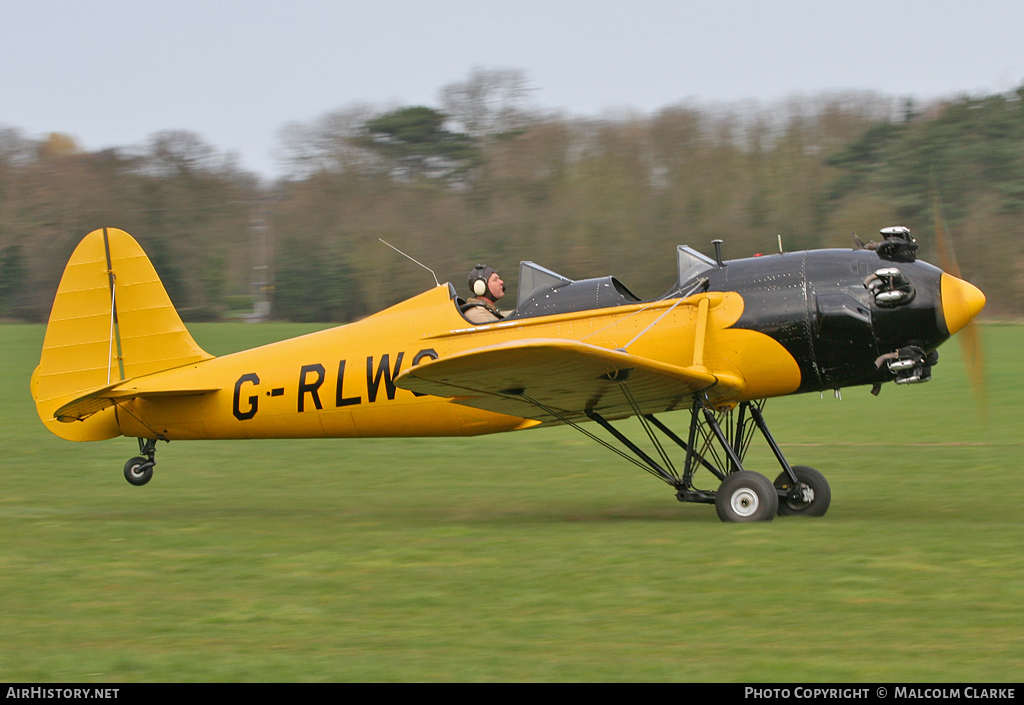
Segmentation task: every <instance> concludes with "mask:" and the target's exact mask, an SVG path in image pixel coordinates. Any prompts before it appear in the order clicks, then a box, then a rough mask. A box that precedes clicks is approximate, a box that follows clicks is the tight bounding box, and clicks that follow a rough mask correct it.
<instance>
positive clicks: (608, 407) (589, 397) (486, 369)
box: [395, 339, 740, 422]
mask: <svg viewBox="0 0 1024 705" xmlns="http://www.w3.org/2000/svg"><path fill="white" fill-rule="evenodd" d="M620 382H622V383H624V384H623V385H622V386H621V387H620V384H619V383H620ZM395 384H396V385H397V386H399V387H402V388H403V389H408V390H410V391H413V392H418V393H421V394H432V395H435V396H441V397H450V398H451V400H452V401H453V402H455V403H457V404H464V405H466V406H472V407H476V408H478V409H486V410H487V411H495V412H498V413H502V414H509V415H511V416H519V417H523V418H529V419H537V420H539V421H544V422H551V421H557V420H558V419H559V417H560V416H563V417H565V418H571V419H578V418H580V417H581V416H583V414H584V413H585V412H586V411H590V410H593V411H597V412H598V413H599V414H601V415H602V416H605V417H606V418H620V417H623V416H629V415H631V414H634V413H636V410H635V409H634V408H633V405H632V404H631V403H630V401H629V399H628V398H627V396H626V392H625V391H624V389H623V388H622V387H625V389H626V390H628V393H629V394H630V395H632V397H633V401H634V402H635V404H636V407H637V408H638V409H639V410H640V412H641V413H645V414H647V413H657V412H662V411H669V410H671V409H676V408H681V407H685V406H688V405H689V399H690V398H691V397H692V395H693V394H694V393H696V392H700V391H704V390H709V389H711V388H718V389H717V391H724V390H723V389H721V388H722V387H723V386H725V387H733V386H738V385H739V384H740V380H737V379H735V378H732V377H727V376H724V375H723V376H716V375H714V374H712V373H709V372H708V371H707V370H706V369H705V368H703V367H697V366H694V367H678V366H675V365H669V364H666V363H663V362H657V361H655V360H650V359H647V358H643V357H638V356H636V355H631V354H629V353H626V352H622V351H620V350H609V349H607V348H601V347H597V346H594V345H588V344H586V343H581V342H578V341H572V340H557V339H555V340H548V339H535V340H520V341H514V342H509V343H501V344H497V345H491V346H488V347H484V348H477V349H475V350H470V351H468V352H464V353H460V354H456V355H452V356H451V357H446V358H442V359H439V360H434V361H431V362H426V363H424V364H421V365H417V366H415V367H412V368H410V369H408V370H406V371H405V372H403V373H402V374H401V375H399V377H398V379H397V380H396V381H395ZM544 407H546V408H544ZM553 412H554V413H553Z"/></svg>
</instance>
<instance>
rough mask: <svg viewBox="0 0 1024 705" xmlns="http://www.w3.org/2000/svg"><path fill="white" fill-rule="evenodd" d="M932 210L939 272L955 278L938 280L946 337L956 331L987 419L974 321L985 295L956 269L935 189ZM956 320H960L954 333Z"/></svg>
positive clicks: (982, 364)
mask: <svg viewBox="0 0 1024 705" xmlns="http://www.w3.org/2000/svg"><path fill="white" fill-rule="evenodd" d="M932 211H933V212H934V213H935V246H936V248H937V249H938V254H939V266H940V267H942V271H944V272H946V273H947V274H950V275H952V276H953V277H956V281H948V280H947V278H946V277H943V280H942V289H943V291H942V302H943V306H944V308H945V309H946V310H945V316H946V321H947V324H948V325H949V328H950V331H949V332H950V334H951V335H952V334H953V333H956V332H957V331H959V335H958V336H957V337H958V338H959V340H960V350H961V351H962V354H963V359H964V366H965V367H966V368H967V376H968V379H969V380H970V383H971V390H972V391H973V392H974V395H975V397H977V399H978V401H979V402H980V404H981V409H982V414H983V416H984V417H985V419H986V420H987V419H988V387H987V385H986V383H985V355H984V351H983V350H982V346H981V334H980V333H979V331H978V324H977V323H976V322H975V320H974V316H975V314H977V313H978V312H979V311H980V310H981V309H982V307H984V305H985V296H984V294H982V293H981V292H980V291H979V290H978V289H977V288H975V287H974V286H972V285H970V284H968V283H967V282H965V281H963V280H962V278H961V276H960V266H959V265H958V264H957V261H956V254H955V253H954V252H953V245H952V243H951V242H950V238H949V237H948V236H947V234H946V227H945V219H944V218H943V217H942V203H941V202H940V200H939V193H938V189H937V188H936V187H934V186H933V187H932ZM958 320H963V321H964V323H963V324H961V326H960V327H958V328H957V329H956V330H954V329H953V328H954V326H956V325H957V322H958Z"/></svg>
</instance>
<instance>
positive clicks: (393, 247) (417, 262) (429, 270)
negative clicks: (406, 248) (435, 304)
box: [377, 237, 441, 286]
mask: <svg viewBox="0 0 1024 705" xmlns="http://www.w3.org/2000/svg"><path fill="white" fill-rule="evenodd" d="M377 239H378V240H380V241H381V242H383V243H384V244H385V245H387V246H388V247H390V248H391V249H392V250H394V251H395V252H397V253H398V254H400V255H402V257H405V258H407V259H411V260H412V261H413V262H415V263H416V264H418V265H419V266H421V267H423V268H424V269H425V270H427V271H428V272H430V276H432V277H433V278H434V284H436V285H437V286H441V282H439V281H438V280H437V275H436V274H434V270H433V269H431V268H430V267H428V266H427V265H425V264H423V263H422V262H420V261H419V260H416V259H413V258H412V257H409V255H407V254H405V253H404V252H402V251H401V250H400V249H398V248H397V247H395V246H394V245H392V244H391V243H390V242H388V241H387V240H385V239H384V238H380V237H379V238H377Z"/></svg>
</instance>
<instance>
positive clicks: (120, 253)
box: [32, 228, 213, 441]
mask: <svg viewBox="0 0 1024 705" xmlns="http://www.w3.org/2000/svg"><path fill="white" fill-rule="evenodd" d="M212 357H213V356H212V355H210V354H209V353H207V352H205V351H204V350H203V349H202V348H200V347H199V346H198V345H197V344H196V342H195V340H193V339H192V336H191V335H190V334H189V332H188V330H187V329H186V328H185V325H184V324H183V323H182V322H181V318H180V317H179V316H178V312H177V311H175V309H174V305H173V304H172V303H171V299H170V297H168V296H167V291H166V290H165V289H164V286H163V284H162V283H161V282H160V278H159V277H158V276H157V274H156V270H155V269H153V264H152V263H151V262H150V261H149V258H148V257H147V256H146V253H145V252H143V250H142V247H140V246H139V243H137V242H136V241H135V239H134V238H132V236H131V235H129V234H128V233H126V232H124V231H123V230H118V229H116V228H102V229H99V230H94V231H93V232H91V233H89V234H88V235H86V236H85V238H84V239H83V240H82V242H80V243H79V244H78V247H76V248H75V251H74V252H73V253H72V254H71V259H70V260H68V264H67V267H65V269H64V275H63V276H62V277H61V280H60V285H59V286H58V287H57V295H56V297H55V298H54V301H53V309H52V310H51V312H50V320H49V323H48V324H47V327H46V337H45V339H44V340H43V351H42V354H41V355H40V358H39V366H38V367H37V368H36V370H35V373H33V375H32V396H33V397H34V398H35V400H36V410H37V411H38V413H39V417H40V418H41V419H42V421H43V423H44V424H45V425H46V427H47V428H48V429H50V431H52V432H53V433H55V434H57V435H58V436H60V437H62V438H66V439H68V440H76V441H86V440H102V439H105V438H113V437H115V436H118V435H120V429H119V428H118V424H117V419H116V415H115V410H114V409H113V408H107V409H104V410H103V411H100V412H98V413H96V414H93V415H92V416H90V417H89V418H87V419H85V420H83V421H74V422H71V423H61V422H59V421H57V420H56V419H55V418H54V417H53V412H54V411H55V410H56V409H58V408H59V407H60V406H61V405H62V404H64V403H67V402H68V401H71V400H73V399H75V398H77V397H80V396H83V395H85V394H88V393H89V392H91V391H94V390H96V389H100V388H102V387H105V386H109V385H110V384H113V383H116V382H120V381H121V380H125V379H131V378H133V377H140V376H142V375H146V374H151V373H153V372H160V371H161V370H167V369H170V368H172V367H178V366H179V365H185V364H189V363H194V362H199V361H201V360H208V359H210V358H212Z"/></svg>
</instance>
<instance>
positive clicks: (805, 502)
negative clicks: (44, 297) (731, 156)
mask: <svg viewBox="0 0 1024 705" xmlns="http://www.w3.org/2000/svg"><path fill="white" fill-rule="evenodd" d="M882 234H883V235H884V236H885V237H884V239H883V241H882V242H881V243H879V244H875V243H872V244H871V245H869V246H866V247H859V248H855V249H852V250H838V249H833V250H815V251H806V252H793V253H785V254H778V255H769V256H764V257H753V258H748V259H741V260H732V261H728V262H726V261H723V260H722V257H721V249H720V247H721V246H720V241H716V242H715V247H716V257H715V258H714V259H711V258H709V257H706V256H704V255H703V254H701V253H699V252H697V251H696V250H693V249H691V248H689V247H685V246H681V247H679V248H678V250H677V267H678V280H677V283H676V285H675V286H674V287H673V288H672V290H671V291H669V292H668V293H667V294H666V295H665V296H663V297H662V298H660V299H657V300H654V301H641V300H640V299H638V298H637V297H636V296H634V295H633V294H632V293H631V292H630V291H629V290H628V289H626V288H625V287H624V286H623V285H622V284H621V283H620V282H619V281H618V280H616V279H615V278H614V277H610V276H609V277H600V278H595V279H586V280H580V281H573V280H570V279H568V278H566V277H562V276H561V275H558V274H556V273H555V272H551V271H549V270H547V269H544V268H543V267H540V266H538V265H536V264H533V263H531V262H524V263H522V265H521V272H520V279H519V281H520V284H519V287H520V293H519V297H518V305H517V306H516V308H515V310H514V311H513V312H512V313H511V314H510V315H508V316H507V317H506V318H504V319H503V320H500V321H496V322H493V323H488V324H482V325H475V324H473V323H470V322H469V320H468V319H467V318H466V316H465V314H464V308H465V307H464V304H465V302H463V301H462V300H461V299H459V298H458V296H457V294H456V291H455V289H454V287H453V286H452V285H451V284H442V285H438V286H436V287H434V288H431V289H430V290H428V291H426V292H424V293H422V294H420V295H418V296H415V297H413V298H411V299H409V300H407V301H403V302H401V303H399V304H396V305H395V306H392V307H391V308H388V309H386V310H384V311H381V312H380V313H377V314H375V315H373V316H370V317H368V318H366V319H363V320H361V321H358V322H356V323H351V324H348V325H344V326H339V327H337V328H332V329H329V330H324V331H321V332H318V333H313V334H310V335H305V336H302V337H299V338H294V339H292V340H286V341H282V342H279V343H274V344H272V345H266V346H263V347H260V348H256V349H253V350H247V351H244V352H239V353H235V354H232V355H225V356H223V357H214V356H212V355H210V354H209V353H207V352H205V351H203V350H202V349H201V348H200V347H199V346H198V345H197V344H196V343H195V341H194V340H193V339H192V336H191V335H189V332H188V331H187V330H186V328H185V326H184V325H183V324H182V322H181V319H180V317H179V316H178V314H177V312H176V311H175V309H174V306H173V305H172V303H171V301H170V299H169V298H168V296H167V293H166V291H165V290H164V287H163V285H162V284H161V282H160V280H159V278H158V277H157V274H156V271H155V270H154V269H153V266H152V264H151V263H150V261H149V259H148V258H147V257H146V255H145V253H144V252H143V251H142V248H141V247H140V246H139V244H138V243H137V242H136V241H135V240H134V239H133V238H132V237H131V236H130V235H128V233H126V232H124V231H122V230H117V229H114V228H104V229H101V230H96V231H94V232H92V233H90V234H89V235H87V236H86V237H85V238H84V239H83V240H82V242H81V243H80V244H79V245H78V247H77V249H76V250H75V251H74V253H73V254H72V256H71V259H70V261H69V262H68V265H67V267H66V269H65V271H64V275H63V278H62V279H61V282H60V286H59V288H58V290H57V295H56V298H55V300H54V304H53V310H52V312H51V314H50V320H49V324H48V327H47V329H46V337H45V340H44V343H43V350H42V354H41V356H40V361H39V366H38V367H37V368H36V370H35V372H34V374H33V375H32V382H31V387H32V395H33V397H34V399H35V401H36V408H37V410H38V413H39V417H40V418H41V419H42V421H43V423H44V424H45V426H46V427H47V428H48V429H49V430H50V431H52V432H53V433H55V434H56V435H58V436H60V437H61V438H65V439H68V440H74V441H97V440H103V439H108V438H114V437H117V436H121V435H123V436H128V437H135V438H138V440H139V449H140V455H139V456H138V457H135V458H132V459H130V460H129V461H128V463H127V464H126V465H125V469H124V475H125V478H126V479H127V480H128V482H130V483H132V484H133V485H143V484H146V483H147V482H148V481H149V480H150V478H151V477H152V475H153V467H154V465H155V452H156V442H157V441H158V440H161V441H172V440H173V441H178V440H192V439H226V438H314V437H333V438H354V437H380V436H472V435H478V434H485V433H497V432H503V431H518V430H523V429H528V428H535V427H540V426H550V425H557V424H568V425H571V426H572V427H573V428H576V429H578V430H580V431H581V432H583V433H584V434H586V435H587V436H589V437H590V438H592V439H594V440H595V441H597V442H599V443H601V444H602V445H605V446H606V447H608V448H610V449H612V450H613V451H615V452H617V453H619V454H620V455H622V456H623V457H624V458H626V459H627V460H629V461H630V462H633V463H634V464H636V465H639V466H640V467H641V468H643V469H644V470H646V471H648V472H650V473H652V474H653V475H655V476H656V477H658V478H659V479H661V480H663V481H664V482H666V483H667V484H669V485H670V486H671V487H672V488H673V489H674V490H675V491H676V497H677V498H678V499H679V500H680V501H693V502H704V503H714V504H715V505H716V508H717V511H718V514H719V516H720V517H721V519H722V520H723V521H767V520H771V519H772V518H774V516H775V515H776V513H779V514H801V515H806V516H820V515H822V514H824V513H825V511H826V510H827V509H828V506H829V503H830V501H831V491H830V489H829V486H828V483H827V481H826V480H825V478H824V477H823V476H822V475H821V473H819V472H818V471H816V470H814V469H813V468H808V467H802V466H795V467H791V466H790V465H789V463H788V462H787V461H786V459H785V457H784V456H783V454H782V453H781V451H780V450H779V448H778V445H777V443H776V442H775V440H774V438H773V437H772V435H771V433H770V432H769V430H768V427H767V425H766V424H765V422H764V417H763V415H762V413H761V410H762V408H763V405H764V401H765V400H766V399H768V398H770V397H777V396H782V395H787V394H794V393H800V392H809V391H821V390H825V389H836V390H838V389H840V388H841V387H846V386H851V385H862V384H871V385H873V389H872V391H873V392H874V393H877V392H878V389H879V388H880V387H881V384H882V383H883V382H886V381H894V382H896V383H897V384H901V383H915V382H922V381H926V380H927V379H928V378H929V377H930V376H931V367H932V365H934V364H935V362H936V360H937V352H936V351H935V348H936V347H937V346H938V345H939V344H940V343H942V342H943V341H945V340H946V339H948V338H949V337H950V336H951V335H952V334H953V333H955V332H957V331H958V330H960V329H961V328H963V327H964V326H966V325H967V324H968V323H969V322H970V321H971V319H973V318H974V316H976V315H977V314H978V312H979V311H981V309H982V308H983V307H984V305H985V297H984V295H983V294H982V293H981V292H980V291H979V290H978V289H977V288H975V287H974V286H972V285H971V284H969V283H967V282H965V281H962V280H961V279H959V278H957V277H954V276H952V275H950V274H946V273H944V272H942V271H941V270H940V269H938V268H936V267H934V266H932V265H929V264H927V263H924V262H921V261H918V260H916V257H915V250H916V247H917V245H916V242H915V241H914V239H913V238H912V237H911V236H910V233H909V231H908V230H906V229H905V228H887V229H886V230H883V231H882ZM675 409H685V410H689V411H690V423H689V429H688V433H687V438H686V439H683V438H681V437H680V436H679V435H677V434H676V433H675V432H673V431H672V430H671V429H670V428H669V427H668V426H666V425H665V424H664V423H663V422H662V421H661V420H660V419H658V418H657V417H655V414H657V413H661V412H665V411H671V410H675ZM631 416H635V417H637V418H639V419H640V421H641V424H642V426H643V428H644V429H645V430H646V432H647V436H648V437H649V439H650V440H651V443H652V445H653V447H654V448H655V449H656V453H654V454H655V455H658V458H657V459H655V458H654V457H652V453H648V452H646V451H644V450H643V449H642V448H641V447H640V446H638V445H637V444H636V443H635V442H633V441H632V440H630V439H629V438H628V437H626V436H625V434H623V433H622V431H621V430H620V429H619V428H617V427H616V426H614V425H613V424H612V423H611V421H614V420H618V419H623V418H627V417H631ZM587 421H593V422H595V423H596V424H597V425H598V426H600V427H602V428H604V429H605V430H606V431H607V432H608V433H609V434H610V435H611V437H612V438H614V439H616V440H618V441H620V442H621V443H622V447H621V448H620V447H618V446H615V445H613V444H612V443H610V442H608V440H606V439H605V438H601V437H599V436H598V435H597V434H595V433H593V432H592V431H591V430H589V429H588V428H587V427H584V426H582V425H581V424H583V423H585V422H587ZM726 421H727V422H728V423H726ZM590 428H593V427H590ZM755 429H756V430H759V431H760V432H761V434H762V436H763V437H764V439H765V440H766V441H767V443H768V445H769V446H770V447H771V449H772V451H773V452H774V454H775V456H776V457H777V459H778V461H779V464H780V466H781V468H782V472H781V473H780V475H779V477H778V478H777V479H776V480H775V482H774V483H773V482H772V481H770V480H769V479H768V478H767V477H765V476H763V475H760V474H758V473H755V472H750V471H746V470H744V469H743V465H742V459H743V457H744V455H745V453H746V450H747V448H748V446H749V444H750V442H751V438H752V436H753V434H754V431H755ZM663 439H668V440H669V441H671V442H672V443H673V444H675V445H678V446H679V447H680V448H682V449H683V451H684V458H683V462H682V467H681V468H677V467H676V465H675V464H674V463H673V461H672V457H671V456H670V454H669V453H668V451H667V449H666V444H665V443H664V442H663ZM699 468H704V469H706V470H707V471H708V472H710V473H711V475H713V476H714V478H715V479H716V480H717V482H718V483H719V486H718V487H717V489H698V488H697V487H695V486H694V482H693V480H694V474H695V472H696V471H697V470H698V469H699Z"/></svg>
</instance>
